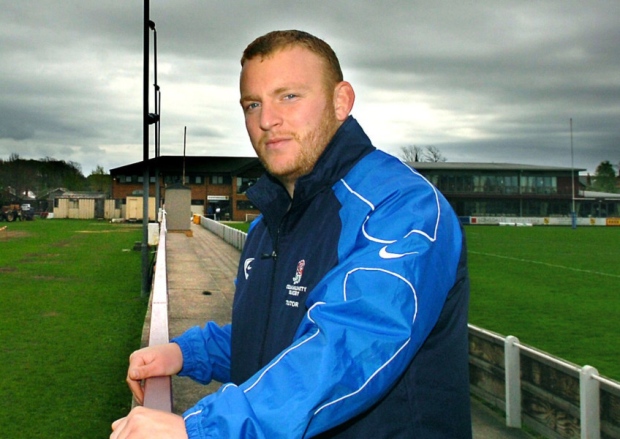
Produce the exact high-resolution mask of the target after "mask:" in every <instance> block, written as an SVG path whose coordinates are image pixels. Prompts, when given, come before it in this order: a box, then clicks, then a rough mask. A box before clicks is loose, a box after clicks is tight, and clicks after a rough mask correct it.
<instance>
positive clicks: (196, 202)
mask: <svg viewBox="0 0 620 439" xmlns="http://www.w3.org/2000/svg"><path fill="white" fill-rule="evenodd" d="M204 205H205V200H192V206H204Z"/></svg>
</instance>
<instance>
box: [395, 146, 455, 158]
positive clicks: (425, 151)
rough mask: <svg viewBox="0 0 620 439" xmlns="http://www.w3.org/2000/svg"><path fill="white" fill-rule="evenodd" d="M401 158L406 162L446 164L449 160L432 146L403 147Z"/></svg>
mask: <svg viewBox="0 0 620 439" xmlns="http://www.w3.org/2000/svg"><path fill="white" fill-rule="evenodd" d="M400 158H401V159H403V161H405V162H445V161H447V160H448V159H447V158H445V157H444V155H443V154H442V153H441V151H439V148H437V147H436V146H432V145H429V146H427V147H426V148H422V147H421V146H415V145H408V146H401V148H400Z"/></svg>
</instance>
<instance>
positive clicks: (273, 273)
mask: <svg viewBox="0 0 620 439" xmlns="http://www.w3.org/2000/svg"><path fill="white" fill-rule="evenodd" d="M283 222H284V218H282V219H281V220H280V225H279V226H278V230H277V231H276V237H275V241H274V243H273V250H272V251H271V254H269V253H263V254H262V255H261V258H262V259H269V258H273V270H271V287H270V288H269V298H268V299H267V305H268V307H267V323H266V325H265V332H264V334H263V341H262V343H261V350H260V364H261V365H263V363H264V362H265V346H266V343H267V335H268V333H269V323H270V321H271V307H272V304H273V295H274V294H275V293H274V287H275V285H276V272H277V268H278V242H279V240H280V229H281V226H282V223H283Z"/></svg>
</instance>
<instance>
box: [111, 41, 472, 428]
mask: <svg viewBox="0 0 620 439" xmlns="http://www.w3.org/2000/svg"><path fill="white" fill-rule="evenodd" d="M241 63H242V70H241V80H240V89H241V106H242V108H243V111H244V114H245V122H246V128H247V131H248V134H249V137H250V140H251V142H252V145H253V147H254V149H255V151H256V153H257V154H258V157H259V158H260V160H261V162H262V163H263V164H264V166H265V168H266V169H267V171H268V173H267V175H265V176H264V177H263V178H262V179H261V180H259V182H257V183H256V184H255V185H254V186H253V187H252V188H250V189H249V190H248V192H247V194H248V197H249V198H250V199H251V200H252V202H253V203H254V204H255V205H256V206H257V207H258V208H259V209H260V211H261V212H262V216H261V217H260V218H259V219H258V220H257V221H256V222H255V223H254V224H253V226H252V228H251V230H250V233H249V234H248V238H247V241H246V244H245V248H244V250H243V253H242V255H241V263H240V264H239V272H238V276H237V288H236V292H235V299H234V303H233V316H232V324H231V325H227V326H224V327H222V328H220V327H218V326H217V325H215V324H213V323H207V324H206V325H205V327H204V328H202V329H201V328H192V329H190V330H188V331H187V332H186V333H185V334H183V335H182V336H181V337H178V338H177V339H174V340H173V341H172V343H170V344H168V345H164V346H157V347H153V348H146V349H143V350H140V351H137V352H135V353H134V354H132V356H131V359H130V365H129V372H128V382H129V385H130V388H131V389H132V392H133V393H134V395H135V396H136V399H137V400H138V401H139V402H141V401H142V397H143V393H142V389H141V386H140V380H142V379H145V378H148V377H151V376H159V375H172V374H175V373H179V374H182V375H187V376H190V377H192V378H194V379H196V380H198V381H200V382H205V383H206V382H209V381H211V380H212V379H215V380H217V381H220V382H223V383H227V384H225V385H223V386H222V387H221V389H220V390H219V391H218V392H217V393H215V394H213V395H210V396H207V397H205V398H204V399H202V400H201V401H199V402H198V404H197V405H196V406H195V407H194V408H192V409H190V410H188V412H186V413H185V414H184V418H183V419H182V418H181V417H178V416H175V415H171V414H162V413H159V412H156V411H152V410H147V409H143V408H138V409H135V410H134V411H132V412H131V413H130V415H129V416H128V417H127V418H123V419H121V420H119V421H117V422H116V423H115V424H114V425H113V428H114V432H113V434H112V436H111V437H112V438H125V437H128V438H141V437H145V438H146V437H148V438H156V437H171V438H172V437H183V438H185V437H189V438H211V437H226V438H269V439H272V438H301V437H320V438H334V437H338V438H356V439H359V438H424V439H428V438H470V437H471V426H470V407H469V383H468V379H469V377H468V367H467V364H468V358H467V357H468V346H467V303H468V296H469V281H468V275H467V267H466V261H465V254H466V250H465V244H464V238H463V234H462V231H461V228H460V225H459V222H458V219H457V218H456V216H455V215H454V213H453V212H452V210H451V209H450V206H449V204H448V203H447V202H446V200H445V199H444V198H443V197H442V196H441V195H440V194H439V193H438V192H437V190H436V189H435V188H434V187H433V186H432V185H431V184H430V183H429V182H428V181H427V180H425V179H424V178H423V177H422V176H421V175H419V174H418V173H417V172H416V171H415V170H413V169H411V168H409V167H408V166H406V165H405V164H403V163H402V162H400V161H399V160H398V159H396V158H394V157H392V156H389V155H387V154H385V153H383V152H381V151H379V150H376V149H375V148H374V147H373V146H372V144H371V142H370V140H369V139H368V138H367V136H366V135H365V134H364V132H363V131H362V129H361V127H360V126H359V125H358V123H357V122H356V120H355V119H353V118H352V117H351V116H350V115H349V113H350V111H351V109H352V107H353V102H354V100H355V95H354V92H353V88H352V87H351V85H350V84H349V83H348V82H345V81H343V77H342V72H341V70H340V66H339V62H338V59H337V58H336V55H335V54H334V52H333V51H332V49H331V48H330V47H329V46H328V45H327V44H326V43H325V42H323V41H322V40H320V39H318V38H316V37H313V36H312V35H309V34H307V33H304V32H299V31H280V32H271V33H269V34H267V35H265V36H263V37H260V38H258V39H257V40H255V41H254V42H253V43H252V44H250V45H249V46H248V48H247V49H246V50H245V52H244V55H243V58H242V61H241Z"/></svg>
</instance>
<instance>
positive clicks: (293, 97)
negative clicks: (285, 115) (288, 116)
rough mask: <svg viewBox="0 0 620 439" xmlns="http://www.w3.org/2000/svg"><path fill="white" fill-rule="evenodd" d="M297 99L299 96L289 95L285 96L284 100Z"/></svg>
mask: <svg viewBox="0 0 620 439" xmlns="http://www.w3.org/2000/svg"><path fill="white" fill-rule="evenodd" d="M296 97H297V95H296V94H294V93H289V94H287V95H284V99H295V98H296Z"/></svg>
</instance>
